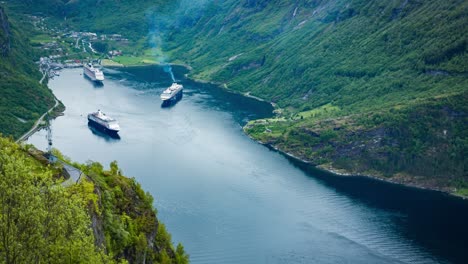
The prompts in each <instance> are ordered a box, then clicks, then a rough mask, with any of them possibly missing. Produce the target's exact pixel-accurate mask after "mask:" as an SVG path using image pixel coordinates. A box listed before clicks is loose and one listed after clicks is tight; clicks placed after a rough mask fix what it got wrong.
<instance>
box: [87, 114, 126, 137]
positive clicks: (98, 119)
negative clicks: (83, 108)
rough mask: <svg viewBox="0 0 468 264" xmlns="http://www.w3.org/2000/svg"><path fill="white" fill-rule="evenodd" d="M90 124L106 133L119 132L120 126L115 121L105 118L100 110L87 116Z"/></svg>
mask: <svg viewBox="0 0 468 264" xmlns="http://www.w3.org/2000/svg"><path fill="white" fill-rule="evenodd" d="M88 121H89V123H90V124H92V125H94V126H96V127H97V128H100V129H102V130H104V131H106V132H111V133H117V132H119V131H120V126H119V123H118V122H117V120H115V119H113V118H112V117H109V116H107V115H106V114H104V113H103V112H101V110H98V111H97V112H94V113H91V114H88Z"/></svg>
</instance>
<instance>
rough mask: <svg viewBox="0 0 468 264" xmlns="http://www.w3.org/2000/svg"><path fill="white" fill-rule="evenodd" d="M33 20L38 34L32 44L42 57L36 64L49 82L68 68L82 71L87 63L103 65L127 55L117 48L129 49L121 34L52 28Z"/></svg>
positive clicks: (42, 20) (126, 40)
mask: <svg viewBox="0 0 468 264" xmlns="http://www.w3.org/2000/svg"><path fill="white" fill-rule="evenodd" d="M29 18H30V20H31V22H32V25H33V26H34V29H35V30H36V31H37V32H38V34H37V36H36V37H35V38H32V39H31V42H32V44H33V46H34V47H35V48H36V49H37V50H39V54H41V55H42V56H41V57H40V58H39V60H38V61H37V62H36V63H37V64H38V65H39V68H40V70H41V72H42V73H43V74H44V75H47V76H48V77H49V78H53V77H54V76H57V75H59V71H60V70H61V69H64V68H79V67H82V66H83V64H84V63H86V62H91V63H93V64H98V65H100V64H101V62H102V60H103V59H107V60H113V59H114V58H115V57H118V56H122V55H123V51H122V50H121V49H116V48H115V49H114V48H113V47H122V46H127V45H128V43H129V40H128V39H127V38H125V37H123V36H122V35H120V34H98V33H94V32H80V31H74V30H70V31H68V30H64V29H60V28H56V27H50V26H49V25H48V24H47V21H46V19H45V18H43V17H40V16H29ZM111 47H112V48H111Z"/></svg>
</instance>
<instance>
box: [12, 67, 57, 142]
mask: <svg viewBox="0 0 468 264" xmlns="http://www.w3.org/2000/svg"><path fill="white" fill-rule="evenodd" d="M46 76H47V70H46V71H44V74H43V75H42V78H41V80H40V81H39V83H41V84H42V82H43V81H44V79H45V77H46ZM54 100H55V105H54V106H52V107H51V108H50V109H49V110H47V112H45V113H44V114H43V115H42V116H41V117H39V119H37V121H36V122H35V123H34V125H33V127H32V128H31V129H30V130H29V131H28V132H26V133H24V134H23V135H22V136H21V137H20V138H18V140H16V143H19V142H22V141H24V140H26V139H28V137H30V136H31V135H32V134H34V132H36V130H37V128H38V127H39V125H40V124H41V123H42V121H44V117H45V116H46V115H47V114H49V113H50V112H52V110H54V109H55V108H56V107H57V106H58V104H59V101H58V100H57V98H55V97H54Z"/></svg>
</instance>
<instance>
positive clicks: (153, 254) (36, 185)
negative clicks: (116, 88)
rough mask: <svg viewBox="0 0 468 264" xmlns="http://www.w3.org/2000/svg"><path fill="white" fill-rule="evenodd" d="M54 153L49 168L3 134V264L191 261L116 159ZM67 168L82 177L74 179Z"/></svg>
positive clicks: (31, 151) (0, 223)
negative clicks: (82, 160)
mask: <svg viewBox="0 0 468 264" xmlns="http://www.w3.org/2000/svg"><path fill="white" fill-rule="evenodd" d="M54 152H55V153H54V155H55V156H57V157H60V160H61V161H60V162H54V163H50V162H49V161H48V160H47V159H46V158H45V156H44V153H42V152H41V151H38V150H37V149H35V148H34V147H32V146H30V145H21V146H20V145H17V144H15V143H13V142H12V141H11V140H9V139H5V138H3V137H0V175H1V177H0V193H1V194H0V196H1V197H2V199H0V209H1V213H0V216H1V217H0V238H1V239H0V257H1V259H2V261H3V262H5V263H32V262H41V263H174V264H184V263H188V256H187V255H186V253H185V252H184V249H183V247H182V245H180V244H179V245H178V246H177V248H176V249H174V247H173V245H172V242H171V236H170V234H169V233H168V232H167V231H166V229H165V227H164V224H162V223H160V222H159V221H158V219H157V217H156V211H155V209H154V207H153V198H152V197H151V195H150V194H148V193H145V192H144V191H143V190H142V188H141V186H140V184H138V183H137V182H136V181H135V179H130V178H127V177H125V176H123V175H122V172H121V170H120V169H119V167H118V165H117V162H112V163H111V164H110V168H109V169H108V170H106V169H104V168H103V166H102V165H101V164H99V163H96V162H89V163H88V164H77V163H73V162H71V161H70V160H68V159H67V158H65V157H63V155H61V153H59V152H58V151H54ZM70 168H71V169H70ZM70 171H75V172H76V171H77V172H78V173H79V180H78V181H77V182H74V181H73V179H71V177H70ZM67 178H69V180H68V181H66V180H65V179H67ZM70 180H71V181H70Z"/></svg>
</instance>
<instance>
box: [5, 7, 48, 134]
mask: <svg viewBox="0 0 468 264" xmlns="http://www.w3.org/2000/svg"><path fill="white" fill-rule="evenodd" d="M37 58H38V57H37V56H36V54H34V51H33V50H32V47H31V46H30V45H29V43H28V41H27V37H26V36H25V31H24V29H23V27H22V24H21V22H19V21H15V20H13V19H11V18H9V16H8V13H7V12H6V11H5V10H4V8H2V7H1V6H0V133H3V134H4V135H12V136H14V137H18V136H19V135H21V133H24V132H26V131H27V130H28V129H29V128H31V127H32V125H33V124H34V122H35V121H36V119H37V118H39V116H41V115H42V114H43V113H44V112H45V111H46V110H47V109H49V108H50V107H51V106H53V105H54V99H53V95H52V92H51V91H50V90H49V89H48V88H47V86H46V85H45V84H39V80H40V79H41V73H40V72H39V69H38V66H37V65H36V64H35V63H34V60H35V59H37Z"/></svg>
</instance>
